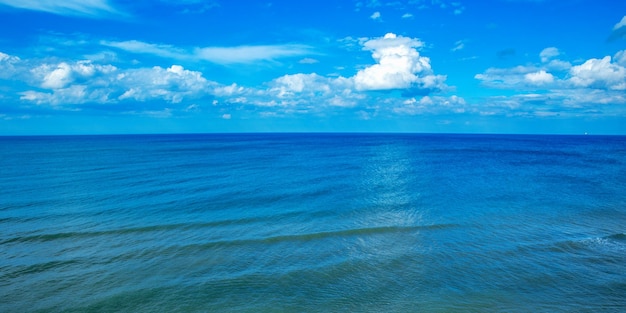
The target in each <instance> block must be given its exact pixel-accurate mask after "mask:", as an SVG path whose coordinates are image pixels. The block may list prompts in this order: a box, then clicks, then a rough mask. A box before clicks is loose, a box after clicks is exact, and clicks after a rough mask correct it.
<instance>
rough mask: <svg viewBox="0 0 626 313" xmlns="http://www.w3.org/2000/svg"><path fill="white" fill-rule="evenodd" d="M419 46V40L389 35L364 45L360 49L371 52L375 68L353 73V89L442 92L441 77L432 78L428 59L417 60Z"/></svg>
mask: <svg viewBox="0 0 626 313" xmlns="http://www.w3.org/2000/svg"><path fill="white" fill-rule="evenodd" d="M421 46H423V43H422V42H421V41H420V40H419V39H414V38H408V37H402V36H396V35H395V34H393V33H388V34H386V35H385V36H384V37H382V38H376V39H371V40H368V41H366V42H365V43H364V44H363V49H364V50H369V51H372V57H373V58H374V60H376V62H377V64H374V65H371V66H368V67H366V68H365V69H362V70H360V71H358V72H357V74H356V75H355V76H354V84H355V87H356V89H357V90H393V89H410V88H419V89H443V88H444V87H445V85H444V84H443V81H444V80H445V77H444V76H440V75H438V76H435V75H433V71H432V69H431V66H430V59H429V58H427V57H423V56H420V54H419V52H418V51H417V49H416V48H419V47H421Z"/></svg>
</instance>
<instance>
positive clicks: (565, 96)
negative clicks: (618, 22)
mask: <svg viewBox="0 0 626 313" xmlns="http://www.w3.org/2000/svg"><path fill="white" fill-rule="evenodd" d="M625 54H626V52H624V51H619V52H617V53H616V54H615V56H614V59H611V57H610V56H605V57H604V58H601V59H595V58H593V59H589V60H586V61H585V62H584V63H582V64H580V65H576V66H572V65H571V64H570V63H569V62H566V61H562V60H558V59H556V57H558V56H559V55H561V53H560V52H559V51H558V50H557V49H556V48H552V47H551V48H546V49H544V50H543V51H542V52H541V53H540V57H541V62H542V63H540V64H537V65H526V66H517V67H513V68H500V69H498V68H490V69H487V70H486V71H485V72H484V73H481V74H478V75H476V76H475V78H476V79H479V80H481V81H482V84H483V85H485V86H488V87H493V88H503V89H511V90H526V92H521V94H517V95H512V96H501V97H493V98H491V99H488V101H486V104H485V106H486V107H488V110H486V111H485V112H488V113H490V114H491V113H493V114H522V115H533V116H551V115H555V114H557V113H558V114H561V115H568V114H591V113H589V112H592V111H598V110H599V109H597V108H592V107H590V106H601V107H602V109H601V110H603V111H607V112H608V111H610V110H613V109H612V108H610V106H613V105H615V104H624V103H626V95H625V94H624V90H626V55H625ZM539 88H541V89H544V90H543V91H542V92H541V93H537V90H538V89H539ZM528 92H529V93H528ZM507 112H508V113H507ZM511 112H513V113H511Z"/></svg>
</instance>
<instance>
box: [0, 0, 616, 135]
mask: <svg viewBox="0 0 626 313" xmlns="http://www.w3.org/2000/svg"><path fill="white" fill-rule="evenodd" d="M0 20H1V21H2V27H0V135H40V134H43V135H46V134H123V133H207V132H424V133H548V134H585V133H588V134H626V1H622V0H619V1H616V0H567V1H565V0H482V1H468V0H405V1H394V0H389V1H387V0H338V1H326V0H322V1H284V0H272V1H251V0H250V1H239V0H229V1H225V0H176V1H175V0H151V1H147V0H137V1H119V0H64V1H63V0H55V1H52V0H50V1H46V0H0Z"/></svg>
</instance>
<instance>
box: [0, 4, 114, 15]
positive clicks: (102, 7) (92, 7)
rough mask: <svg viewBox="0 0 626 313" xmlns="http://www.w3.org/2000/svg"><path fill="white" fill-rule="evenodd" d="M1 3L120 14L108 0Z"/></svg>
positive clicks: (65, 11) (44, 9)
mask: <svg viewBox="0 0 626 313" xmlns="http://www.w3.org/2000/svg"><path fill="white" fill-rule="evenodd" d="M0 4H4V5H7V6H11V7H14V8H18V9H25V10H33V11H42V12H48V13H53V14H58V15H69V16H85V17H100V16H103V15H107V14H120V13H119V12H118V11H117V10H116V9H114V8H113V7H112V6H111V5H110V4H109V1H107V0H63V1H42V0H0Z"/></svg>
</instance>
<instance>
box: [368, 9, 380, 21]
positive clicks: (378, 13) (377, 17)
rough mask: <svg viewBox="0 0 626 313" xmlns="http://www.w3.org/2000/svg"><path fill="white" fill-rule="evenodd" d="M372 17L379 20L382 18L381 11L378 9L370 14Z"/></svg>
mask: <svg viewBox="0 0 626 313" xmlns="http://www.w3.org/2000/svg"><path fill="white" fill-rule="evenodd" d="M370 18H371V19H373V20H375V21H379V20H380V12H378V11H376V12H374V13H373V14H372V15H370Z"/></svg>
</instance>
